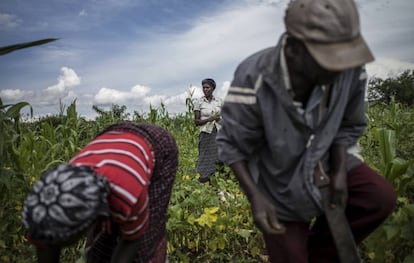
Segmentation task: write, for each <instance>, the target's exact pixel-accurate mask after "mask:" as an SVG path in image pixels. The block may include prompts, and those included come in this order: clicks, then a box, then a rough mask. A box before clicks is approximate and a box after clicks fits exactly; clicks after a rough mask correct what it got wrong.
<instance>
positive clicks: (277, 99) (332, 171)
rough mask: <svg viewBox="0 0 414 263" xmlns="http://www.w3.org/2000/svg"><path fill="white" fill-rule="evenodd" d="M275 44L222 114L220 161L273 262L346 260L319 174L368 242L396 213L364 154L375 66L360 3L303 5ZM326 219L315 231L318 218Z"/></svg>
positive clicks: (312, 0) (250, 63) (306, 1)
mask: <svg viewBox="0 0 414 263" xmlns="http://www.w3.org/2000/svg"><path fill="white" fill-rule="evenodd" d="M285 26H286V32H285V33H284V34H283V35H282V36H281V37H280V40H279V43H278V44H277V46H276V47H272V48H268V49H264V50H262V51H259V52H257V53H255V54H253V55H252V56H250V57H248V58H247V59H246V60H245V61H243V62H242V63H241V64H240V65H239V66H238V68H237V70H236V72H235V76H234V79H233V81H232V84H231V87H230V88H229V91H228V94H227V96H226V98H225V100H224V106H223V108H222V129H221V130H220V131H219V133H218V135H217V142H218V147H219V158H220V159H221V160H222V161H224V162H225V163H227V164H229V165H230V167H231V168H232V170H233V172H234V173H235V175H236V177H237V179H238V180H239V183H240V186H241V188H242V189H243V190H244V192H245V194H246V196H247V198H248V200H249V202H250V204H251V210H252V213H253V218H254V221H255V223H256V225H257V226H258V228H259V229H260V230H261V231H262V232H263V235H264V239H265V243H266V247H267V249H268V253H269V258H270V261H271V262H283V263H286V262H292V263H293V262H294V263H303V262H315V263H324V262H338V260H339V259H338V254H337V251H336V248H335V245H334V242H333V240H332V237H331V234H330V231H329V228H328V225H327V222H326V220H325V217H324V216H323V208H322V205H321V195H320V191H319V189H318V188H317V186H316V185H315V184H314V178H313V176H314V171H315V169H316V168H317V167H318V163H321V164H322V166H323V169H324V170H325V171H326V172H327V173H328V175H329V176H330V189H331V194H330V202H331V207H332V209H334V208H335V207H337V206H340V207H346V217H347V219H348V221H349V224H350V227H351V229H352V232H353V235H354V239H355V241H356V242H357V243H360V242H361V241H362V240H363V239H364V238H366V237H367V236H368V235H369V234H370V233H371V232H372V231H373V230H374V229H375V228H377V227H378V226H379V225H380V224H381V223H382V222H383V221H384V220H385V219H386V217H387V216H388V215H389V214H390V213H391V212H392V210H393V209H394V206H395V194H394V191H393V189H392V187H391V186H390V184H389V183H388V182H387V181H386V180H385V179H384V178H383V177H381V176H380V175H378V174H377V173H376V172H374V171H373V170H371V169H370V168H369V167H368V166H367V165H366V164H365V163H364V162H363V160H362V159H361V158H360V156H359V154H358V148H357V145H358V139H359V137H360V136H361V135H362V134H363V132H364V130H365V128H366V120H365V114H364V96H365V86H366V78H367V75H366V72H365V69H364V64H365V63H368V62H370V61H373V59H374V57H373V55H372V54H371V51H370V50H369V48H368V46H367V44H366V43H365V41H364V39H363V37H362V35H361V34H360V25H359V16H358V11H357V9H356V6H355V3H354V1H353V0H295V1H291V3H290V4H289V6H288V8H287V10H286V14H285ZM315 217H316V218H317V221H316V223H315V225H313V227H312V228H311V229H309V225H310V221H311V220H312V219H313V218H315Z"/></svg>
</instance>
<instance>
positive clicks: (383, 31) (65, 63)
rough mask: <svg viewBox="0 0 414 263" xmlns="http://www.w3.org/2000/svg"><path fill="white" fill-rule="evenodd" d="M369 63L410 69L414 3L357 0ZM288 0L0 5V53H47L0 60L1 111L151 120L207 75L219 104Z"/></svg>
mask: <svg viewBox="0 0 414 263" xmlns="http://www.w3.org/2000/svg"><path fill="white" fill-rule="evenodd" d="M357 3H358V7H359V11H360V17H361V25H362V32H363V35H364V37H365V38H366V40H367V42H368V44H369V46H370V47H371V49H372V50H373V52H374V54H375V56H376V61H375V62H374V63H371V64H369V65H368V66H367V67H368V73H369V74H370V76H371V77H372V76H377V77H381V78H386V77H388V76H393V75H395V74H397V73H399V72H401V71H402V70H404V69H414V27H413V26H412V25H414V16H413V14H412V12H413V10H414V1H412V0H392V1H391V0H375V1H374V0H357ZM286 4H287V0H210V1H190V0H163V1H162V0H135V1H133V0H82V1H78V0H43V1H29V0H1V2H0V46H6V45H11V44H15V43H20V42H26V41H33V40H37V39H41V38H50V37H54V38H59V40H58V41H56V42H52V43H49V44H47V45H43V46H38V47H33V48H29V49H25V50H19V51H16V52H13V53H10V54H7V55H5V56H1V57H0V70H1V71H0V72H1V73H0V97H1V98H2V100H3V103H5V104H7V103H15V102H18V101H27V102H29V103H30V104H31V105H32V106H33V108H34V113H35V115H44V114H57V113H58V112H59V100H62V102H63V103H64V104H66V105H67V104H69V103H70V102H71V101H73V100H74V99H75V98H76V99H77V105H78V111H79V113H80V114H81V115H84V116H88V117H93V115H94V111H93V110H92V105H93V104H95V105H110V104H111V103H116V104H119V105H126V106H127V108H128V111H130V112H133V111H135V110H136V111H138V112H148V109H149V105H150V104H151V105H153V106H157V105H159V103H160V101H163V102H164V104H165V105H166V107H167V110H168V111H169V112H172V113H176V112H182V111H184V110H185V98H186V97H187V96H188V93H189V91H194V96H196V97H197V96H200V95H201V89H200V86H201V85H200V81H201V80H202V79H203V78H205V77H212V78H214V79H215V80H216V82H217V84H218V85H217V86H218V87H217V89H216V91H215V95H217V96H220V97H223V96H224V95H225V93H226V91H227V88H228V85H229V82H230V81H231V79H232V76H233V72H234V70H235V68H236V66H237V65H238V63H239V62H240V61H241V60H242V59H244V58H245V57H247V56H248V55H250V54H251V53H253V52H255V51H258V50H259V49H262V48H265V47H268V46H272V45H274V44H275V43H276V42H277V40H278V38H279V36H280V34H281V33H282V32H283V31H284V25H283V15H284V9H285V7H286Z"/></svg>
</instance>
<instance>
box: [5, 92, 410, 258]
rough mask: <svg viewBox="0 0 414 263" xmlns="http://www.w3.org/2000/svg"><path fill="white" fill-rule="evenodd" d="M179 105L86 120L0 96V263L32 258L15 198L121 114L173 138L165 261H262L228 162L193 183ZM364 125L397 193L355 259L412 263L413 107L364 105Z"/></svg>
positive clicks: (373, 155)
mask: <svg viewBox="0 0 414 263" xmlns="http://www.w3.org/2000/svg"><path fill="white" fill-rule="evenodd" d="M187 106H188V110H187V112H185V113H182V114H180V115H174V116H171V115H170V114H169V113H168V112H167V111H166V109H165V108H164V107H163V106H161V107H160V108H150V109H149V112H148V114H144V115H140V114H136V113H135V114H133V116H131V114H128V113H126V107H125V106H121V107H120V106H118V105H113V107H112V109H111V110H109V111H104V110H101V109H99V108H97V107H95V108H94V110H95V111H96V112H97V114H98V116H97V117H96V118H95V120H92V121H88V120H85V119H84V118H82V117H80V116H79V115H78V113H77V111H76V101H74V102H73V103H72V104H71V105H69V106H68V107H63V106H62V107H61V109H62V110H61V113H60V114H57V115H55V116H49V117H44V118H41V119H36V120H35V121H30V122H29V121H22V120H21V117H20V112H21V110H22V109H23V108H29V109H30V108H31V106H30V105H29V104H28V103H25V102H21V103H17V104H14V105H3V103H2V102H1V99H0V156H1V158H0V203H1V207H2V209H0V262H34V261H35V257H34V256H35V252H34V249H33V247H32V246H31V245H30V244H29V243H28V242H27V241H26V240H25V238H24V228H23V226H22V223H21V210H22V201H23V200H24V198H25V196H26V194H27V192H28V190H29V189H30V188H31V186H32V184H33V182H34V181H35V180H36V179H37V178H38V177H39V175H40V174H41V173H42V172H43V171H45V170H46V169H48V168H50V167H51V166H54V165H57V164H59V163H62V162H66V161H68V160H69V159H70V158H71V157H72V156H73V155H74V154H75V153H76V152H77V151H78V150H80V149H81V147H82V146H84V145H85V144H86V143H87V142H88V141H89V140H91V139H92V138H93V137H94V135H95V134H96V133H97V132H98V131H100V130H102V129H103V128H104V127H106V126H107V125H109V124H112V123H116V122H119V121H122V120H124V119H129V120H132V121H136V122H148V123H154V124H157V125H159V126H161V127H163V128H165V129H167V130H168V131H170V132H171V133H172V135H173V136H174V138H175V139H176V141H177V144H178V146H179V154H180V155H179V169H178V173H177V177H176V180H175V185H174V189H173V195H172V199H171V202H170V206H169V210H168V225H167V229H168V254H169V259H170V262H266V258H267V257H266V251H265V249H264V243H263V241H262V238H261V235H260V233H259V232H258V230H257V229H256V228H255V227H254V225H253V223H252V218H251V216H250V208H249V205H248V202H247V200H246V198H245V197H244V195H243V194H242V192H241V191H240V189H239V187H238V184H237V182H236V180H235V178H234V175H233V174H232V173H231V171H230V169H229V168H228V167H221V168H220V169H219V170H218V171H217V172H216V173H215V175H214V176H213V178H212V180H211V182H210V183H207V184H200V183H199V182H198V180H197V177H198V175H197V174H196V173H195V171H194V166H195V162H196V158H197V143H198V130H197V128H196V127H195V126H194V124H193V113H192V108H191V100H188V101H187ZM367 118H368V120H369V127H368V129H367V131H366V133H365V134H364V136H363V137H362V138H361V140H360V142H361V145H362V147H363V156H364V157H365V159H366V161H367V163H368V164H369V165H371V166H372V167H373V168H374V169H376V170H377V171H379V172H380V173H381V174H382V175H383V176H385V177H386V178H387V179H388V180H389V181H390V182H391V183H392V184H393V186H394V188H395V190H396V192H397V194H398V204H397V209H396V211H395V212H394V213H393V214H392V215H391V216H390V218H388V220H387V221H386V222H385V223H384V224H383V225H382V226H381V227H380V228H378V230H377V231H376V232H374V233H373V234H372V235H371V236H369V238H368V239H367V240H366V241H365V242H364V243H363V244H362V245H361V246H360V251H361V255H362V256H363V258H364V262H389V263H391V262H392V263H408V262H414V254H413V251H414V203H413V200H414V179H413V174H414V165H413V163H414V110H413V107H412V106H411V107H410V106H403V104H400V103H398V102H395V101H394V100H391V101H390V102H388V103H383V102H377V103H376V104H370V105H369V106H368V111H367ZM83 245H84V240H82V241H80V242H79V243H78V244H77V245H75V246H73V247H70V248H67V249H65V250H64V252H63V255H62V262H76V261H77V260H78V259H79V258H80V257H81V255H82V251H83Z"/></svg>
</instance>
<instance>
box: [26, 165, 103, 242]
mask: <svg viewBox="0 0 414 263" xmlns="http://www.w3.org/2000/svg"><path fill="white" fill-rule="evenodd" d="M108 192H109V184H108V182H107V180H106V179H105V178H104V177H102V176H99V175H97V174H95V173H94V171H93V170H92V168H90V167H87V166H73V165H69V164H61V165H58V166H56V167H54V168H52V169H50V170H48V171H46V172H45V173H43V174H42V176H41V178H40V180H38V181H37V182H36V183H35V185H34V187H33V189H32V191H31V192H30V193H29V194H28V196H27V198H26V200H25V202H24V205H23V213H22V219H23V224H24V225H25V227H26V228H27V230H28V235H29V237H30V239H32V240H34V241H39V242H41V243H43V244H45V245H48V244H53V243H59V242H65V241H67V240H69V239H71V238H73V237H75V236H77V235H79V234H81V233H82V232H83V231H85V230H86V229H87V228H88V227H89V226H91V225H92V224H93V223H94V222H95V220H96V219H97V217H98V216H105V217H109V216H110V210H109V207H108V204H107V194H108Z"/></svg>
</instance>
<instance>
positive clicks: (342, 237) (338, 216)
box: [314, 163, 361, 263]
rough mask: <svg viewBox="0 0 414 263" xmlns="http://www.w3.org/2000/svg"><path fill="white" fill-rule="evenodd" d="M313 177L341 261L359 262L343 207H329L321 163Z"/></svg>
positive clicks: (326, 184) (326, 181)
mask: <svg viewBox="0 0 414 263" xmlns="http://www.w3.org/2000/svg"><path fill="white" fill-rule="evenodd" d="M314 177H315V184H316V186H318V187H319V190H320V192H321V196H322V206H323V208H324V211H325V216H326V219H327V221H328V225H329V229H330V230H331V235H332V237H333V240H334V242H335V246H336V249H337V251H338V256H339V259H340V261H341V263H360V262H361V258H360V257H359V254H358V248H357V246H356V244H355V240H354V237H353V235H352V231H351V228H350V227H349V223H348V220H347V218H346V216H345V213H344V211H345V208H344V207H341V206H336V208H331V207H330V188H329V177H328V176H327V175H326V174H325V172H324V170H323V168H322V164H321V163H319V164H318V167H317V168H316V169H315V176H314Z"/></svg>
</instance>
